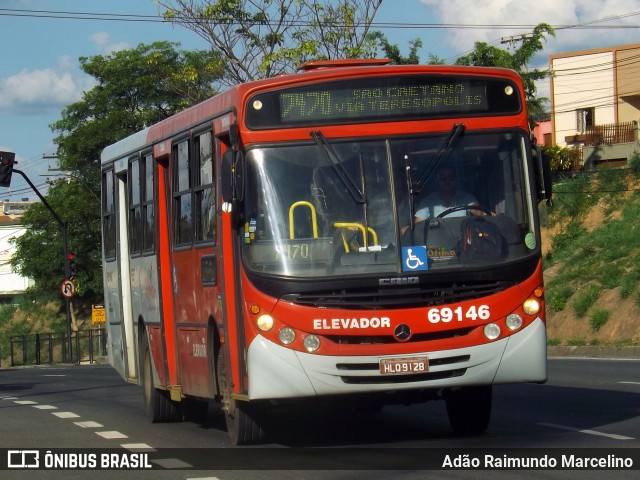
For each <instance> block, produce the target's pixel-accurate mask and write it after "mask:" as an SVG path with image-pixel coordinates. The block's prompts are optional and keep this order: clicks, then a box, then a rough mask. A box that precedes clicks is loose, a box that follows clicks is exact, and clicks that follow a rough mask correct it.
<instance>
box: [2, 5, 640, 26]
mask: <svg viewBox="0 0 640 480" xmlns="http://www.w3.org/2000/svg"><path fill="white" fill-rule="evenodd" d="M636 15H640V12H630V13H626V14H621V15H616V16H613V17H607V18H604V19H597V20H592V21H590V22H584V23H580V24H565V25H563V24H560V25H555V26H553V28H554V29H555V30H566V29H589V30H591V29H640V25H609V24H604V25H603V24H602V22H607V21H612V20H619V19H622V18H628V17H632V16H636ZM0 16H6V17H16V18H20V17H22V18H49V19H58V20H90V21H109V22H114V21H116V22H147V23H168V24H171V23H176V22H178V23H179V22H184V23H197V22H198V20H194V19H193V18H191V17H186V16H181V15H177V16H175V17H173V18H172V19H171V20H167V19H165V18H164V17H163V16H161V15H139V14H118V13H99V12H73V11H59V10H27V9H13V8H0ZM239 23H240V22H237V21H234V20H230V21H229V22H228V24H230V25H236V24H239ZM277 23H278V22H276V21H271V20H266V21H265V22H263V24H264V25H276V24H277ZM291 25H298V26H305V25H311V23H309V22H305V21H293V22H291ZM370 25H371V27H375V28H385V29H485V30H486V29H491V30H493V29H496V30H497V29H501V30H509V29H518V30H528V29H533V28H535V27H536V25H534V24H469V23H406V22H402V23H399V22H372V23H371V24H370Z"/></svg>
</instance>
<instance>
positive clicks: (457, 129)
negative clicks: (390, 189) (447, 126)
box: [410, 123, 466, 195]
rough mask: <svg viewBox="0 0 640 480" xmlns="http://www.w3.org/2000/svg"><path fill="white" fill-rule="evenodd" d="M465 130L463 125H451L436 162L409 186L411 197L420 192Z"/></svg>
mask: <svg viewBox="0 0 640 480" xmlns="http://www.w3.org/2000/svg"><path fill="white" fill-rule="evenodd" d="M465 128H466V127H465V125H464V123H455V124H454V125H453V128H452V129H451V131H450V132H449V134H448V135H447V136H446V137H445V139H444V141H443V142H442V146H441V147H440V149H439V150H438V154H437V156H436V161H435V162H433V163H432V164H431V165H430V166H428V167H427V168H425V170H424V172H423V173H422V175H421V176H420V179H419V180H418V181H417V182H416V184H415V185H412V186H411V187H412V188H411V192H410V193H411V195H418V194H419V193H420V192H421V191H422V187H424V184H425V182H426V181H427V179H428V178H429V176H430V175H431V173H432V172H433V171H434V170H435V169H436V168H437V167H438V165H439V164H440V162H441V161H442V159H443V158H444V157H446V156H447V155H448V154H449V153H450V151H451V148H452V147H453V142H455V141H456V139H457V138H458V137H459V136H460V134H461V133H462V132H464V130H465Z"/></svg>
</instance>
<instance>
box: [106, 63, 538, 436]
mask: <svg viewBox="0 0 640 480" xmlns="http://www.w3.org/2000/svg"><path fill="white" fill-rule="evenodd" d="M101 163H102V201H103V203H102V228H103V264H104V285H105V304H106V309H107V324H108V325H107V328H108V337H109V341H108V352H109V360H110V362H111V364H112V365H113V366H114V367H115V369H116V370H117V371H118V372H119V373H120V374H121V375H122V376H123V377H124V378H125V379H127V380H128V381H131V382H134V383H139V384H140V385H142V387H143V392H144V400H145V404H146V409H147V412H148V414H149V415H150V417H151V419H152V420H153V421H166V420H171V419H174V418H177V417H179V416H180V417H182V416H183V415H185V414H197V413H202V411H203V409H206V407H207V405H208V402H209V401H211V400H216V401H218V402H219V403H220V404H221V406H222V409H223V410H224V412H225V416H226V419H227V427H228V430H229V436H230V438H231V441H232V442H233V443H235V444H249V443H255V442H259V441H261V440H262V439H263V438H264V435H265V425H264V418H265V416H266V415H268V413H269V408H270V406H272V405H274V404H285V405H287V404H297V405H306V403H305V402H311V401H312V400H314V399H315V400H328V401H332V402H334V403H335V404H338V405H347V404H349V405H350V404H353V405H358V404H360V402H368V404H369V405H375V406H376V407H377V406H380V405H383V404H384V403H385V402H398V403H408V402H415V401H427V400H432V399H443V400H445V402H446V406H447V412H448V416H449V419H450V423H451V425H452V427H453V429H454V430H455V431H457V432H462V433H481V432H483V431H484V430H486V428H487V426H488V424H489V419H490V415H491V404H492V385H495V384H505V383H513V382H544V381H545V380H546V376H547V371H546V326H545V315H544V293H543V280H542V269H541V250H540V232H539V220H538V213H537V204H538V203H539V202H540V201H541V200H543V199H545V198H549V197H550V193H549V192H550V189H549V185H548V182H547V181H545V178H547V177H546V176H545V175H544V172H545V170H544V168H543V164H542V163H543V162H542V161H541V160H540V159H539V158H538V157H537V156H536V155H535V154H534V147H533V145H532V144H531V142H530V130H529V126H528V121H527V112H526V108H525V97H524V93H523V85H522V83H521V80H520V78H519V76H518V75H517V74H516V73H514V72H512V71H509V70H504V69H488V68H471V67H453V66H418V65H405V66H393V65H389V64H388V62H386V61H380V60H375V61H374V60H342V61H333V62H315V63H309V64H305V65H303V66H301V67H300V71H299V72H298V73H295V74H292V75H285V76H278V77H275V78H270V79H266V80H261V81H256V82H251V83H246V84H242V85H238V86H236V87H233V88H230V89H228V90H226V91H225V92H223V93H220V94H218V95H216V96H214V97H212V98H210V99H208V100H206V101H204V102H202V103H200V104H198V105H196V106H194V107H192V108H189V109H187V110H185V111H183V112H181V113H179V114H177V115H175V116H173V117H170V118H168V119H166V120H164V121H162V122H160V123H158V124H156V125H152V126H150V127H148V128H146V129H145V130H143V131H140V132H138V133H136V134H134V135H131V136H130V137H128V138H126V139H124V140H122V141H120V142H117V143H115V144H113V145H110V146H109V147H107V148H106V149H105V150H104V151H103V154H102V161H101ZM445 177H446V178H445ZM440 181H443V182H448V183H449V184H450V187H451V186H453V187H454V188H455V189H456V191H455V193H454V194H453V196H451V195H449V199H448V200H447V201H448V202H449V203H446V202H445V203H444V204H443V205H441V206H438V207H436V206H435V205H434V202H433V199H434V195H438V188H439V185H438V183H439V182H440ZM434 192H436V193H434ZM456 203H458V204H456ZM351 402H353V403H351ZM205 411H206V410H205Z"/></svg>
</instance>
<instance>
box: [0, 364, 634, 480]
mask: <svg viewBox="0 0 640 480" xmlns="http://www.w3.org/2000/svg"><path fill="white" fill-rule="evenodd" d="M270 426H271V427H272V428H271V430H272V432H273V435H272V436H271V438H270V442H271V443H268V444H266V445H263V446H260V447H259V448H257V449H247V448H230V447H229V445H228V442H227V438H226V432H225V427H224V417H223V416H222V413H221V412H220V410H219V409H218V408H217V407H215V406H214V405H211V406H210V408H209V413H208V415H207V418H206V420H205V421H204V422H202V423H193V422H182V423H173V424H151V423H149V422H148V421H147V419H146V417H145V416H144V411H143V408H142V400H141V391H140V389H139V387H138V386H136V385H131V384H128V383H126V382H124V381H123V380H122V379H121V378H120V377H119V376H118V375H117V374H116V373H115V371H114V370H112V369H111V368H110V367H109V366H106V365H93V366H80V367H78V366H58V367H45V368H29V369H11V370H4V371H0V449H2V450H0V455H8V453H5V452H8V450H9V449H10V450H21V451H24V450H27V451H28V450H34V451H38V452H39V453H40V457H41V458H40V460H44V455H45V453H46V451H47V449H49V450H50V451H51V452H53V453H54V454H56V453H57V452H63V453H66V454H68V453H69V452H71V453H76V454H77V453H78V452H90V453H91V454H93V455H96V457H95V459H96V460H97V461H98V462H99V461H100V459H101V455H102V454H110V453H114V452H115V453H116V455H120V457H117V456H116V461H118V462H125V461H127V462H133V461H134V460H135V457H134V455H131V453H135V454H138V455H139V454H140V452H144V453H146V456H145V457H144V459H145V461H147V462H148V463H150V464H151V466H152V467H153V468H154V470H153V471H143V470H144V469H140V470H136V471H132V470H128V471H114V470H110V471H104V470H103V471H99V470H97V471H88V470H76V469H73V468H67V469H65V470H59V471H51V470H44V469H39V470H30V471H26V470H19V469H11V470H7V471H0V478H2V479H5V478H6V479H12V478H29V479H48V478H65V479H68V478H92V479H95V478H98V479H100V478H105V479H113V478H154V479H156V478H157V479H165V478H167V479H168V478H172V479H173V478H194V479H195V478H217V479H219V480H232V479H236V478H238V479H249V478H251V479H253V478H260V479H262V478H264V479H268V480H275V479H283V478H285V479H288V478H292V479H293V478H305V479H320V478H323V479H324V478H339V479H343V478H344V479H349V480H356V479H365V478H366V479H375V478H381V479H382V478H385V479H386V478H390V477H391V478H401V479H418V478H427V476H428V477H429V478H492V479H493V478H495V476H496V475H503V476H504V478H532V477H533V478H552V477H553V478H567V479H569V478H570V479H573V478H577V477H578V476H579V477H580V478H581V479H584V478H586V479H591V478H593V479H595V478H598V479H601V478H603V477H604V478H616V479H619V478H636V477H637V476H638V472H639V469H640V360H605V359H574V358H569V359H551V360H550V361H549V381H548V382H547V383H546V384H544V385H532V384H523V385H505V386H497V387H495V388H494V410H493V416H492V422H491V426H490V427H489V430H488V432H487V433H486V434H485V435H482V436H479V437H469V438H464V437H458V436H456V435H455V434H453V433H452V431H451V429H450V426H449V423H448V420H447V417H446V410H445V407H444V403H443V402H429V403H424V404H417V405H412V406H390V407H385V408H384V409H383V410H382V411H380V412H373V413H358V412H351V411H335V412H334V411H331V412H328V411H309V412H297V413H292V412H277V413H276V414H274V415H273V417H272V418H271V420H270ZM59 449H65V450H59ZM514 449H524V450H514ZM625 449H628V450H625ZM522 452H524V454H523V453H522ZM125 454H126V455H125ZM485 454H490V455H491V456H492V457H494V458H495V459H497V460H501V459H502V458H503V457H504V456H506V457H507V458H512V457H513V456H518V455H520V454H523V455H524V457H525V458H529V457H531V456H536V455H538V456H540V455H551V456H552V457H554V456H555V457H557V458H559V459H560V458H561V457H560V456H561V455H564V454H567V455H577V456H583V455H602V456H604V457H606V456H607V455H613V456H614V457H616V456H617V457H619V458H626V457H629V458H630V459H631V460H632V461H633V462H634V467H633V468H635V470H630V469H626V468H622V469H619V470H602V469H601V468H588V469H582V468H574V469H573V470H557V469H555V470H547V469H544V468H541V469H538V470H535V471H534V472H533V474H531V472H529V471H528V469H525V470H510V471H504V470H501V469H497V468H494V469H489V470H482V469H479V468H469V469H464V470H460V469H457V468H446V469H444V470H443V469H442V468H438V469H436V470H435V471H432V472H426V471H425V469H426V468H430V465H433V464H437V465H438V467H441V464H442V462H446V461H449V462H450V463H455V462H456V459H457V460H459V461H463V460H465V459H466V460H467V461H473V460H474V459H476V458H477V459H478V461H479V462H480V461H482V462H484V460H485V458H484V455H485ZM67 457H68V456H67ZM67 457H65V458H67ZM51 458H53V457H49V459H51ZM60 458H61V459H62V458H63V457H60ZM140 458H143V457H142V456H141V455H139V456H138V459H140ZM447 459H448V460H447ZM4 460H5V459H4V458H0V465H2V463H1V462H2V461H4ZM67 460H68V458H67ZM85 460H86V459H85ZM60 461H61V462H62V461H63V460H60ZM65 461H66V460H65ZM5 465H6V464H5ZM62 466H64V465H62ZM482 466H485V465H484V463H483V465H482ZM494 467H495V465H494ZM309 468H313V469H312V470H309Z"/></svg>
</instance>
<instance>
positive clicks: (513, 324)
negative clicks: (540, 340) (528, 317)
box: [505, 313, 523, 330]
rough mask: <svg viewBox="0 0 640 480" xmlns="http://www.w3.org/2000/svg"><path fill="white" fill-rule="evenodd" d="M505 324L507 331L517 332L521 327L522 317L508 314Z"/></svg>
mask: <svg viewBox="0 0 640 480" xmlns="http://www.w3.org/2000/svg"><path fill="white" fill-rule="evenodd" d="M505 323H506V324H507V328H508V329H509V330H518V329H519V328H520V327H522V323H523V321H522V317H521V316H520V315H518V314H517V313H510V314H509V315H507V320H506V322H505Z"/></svg>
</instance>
